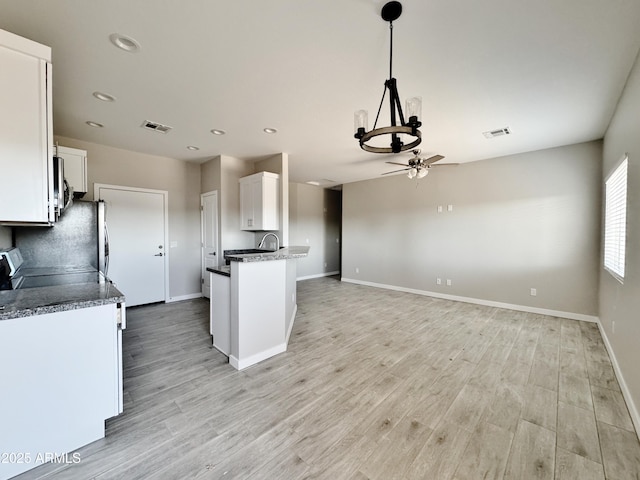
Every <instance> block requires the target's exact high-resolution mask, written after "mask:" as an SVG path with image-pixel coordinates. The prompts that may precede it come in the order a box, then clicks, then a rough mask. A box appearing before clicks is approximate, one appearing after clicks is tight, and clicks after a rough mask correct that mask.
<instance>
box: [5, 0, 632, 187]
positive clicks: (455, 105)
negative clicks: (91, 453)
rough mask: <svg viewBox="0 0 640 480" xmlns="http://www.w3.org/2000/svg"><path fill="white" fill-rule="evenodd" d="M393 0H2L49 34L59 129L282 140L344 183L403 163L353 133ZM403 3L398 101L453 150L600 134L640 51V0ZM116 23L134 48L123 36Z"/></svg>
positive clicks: (110, 141) (225, 140) (234, 146)
mask: <svg viewBox="0 0 640 480" xmlns="http://www.w3.org/2000/svg"><path fill="white" fill-rule="evenodd" d="M384 3H385V1H378V0H375V1H374V0H322V1H319V0H315V1H303V0H265V1H256V0H228V1H224V2H223V1H219V0H180V1H178V0H90V1H88V0H47V1H44V0H0V28H2V29H5V30H9V31H11V32H13V33H16V34H19V35H22V36H24V37H27V38H30V39H32V40H35V41H38V42H41V43H44V44H47V45H49V46H51V47H52V49H53V65H54V77H53V78H54V83H53V88H54V99H53V108H54V132H55V133H56V134H57V135H61V136H65V137H71V138H76V139H80V140H85V141H89V142H95V143H100V144H104V145H111V146H115V147H119V148H123V149H127V150H134V151H138V152H144V153H149V154H153V155H161V156H166V157H172V158H178V159H183V160H192V161H204V160H207V159H209V158H211V157H213V156H215V155H220V154H223V155H230V156H233V157H238V158H243V159H247V160H255V159H257V158H263V157H265V156H269V155H273V154H275V153H278V152H286V153H288V154H289V168H290V180H292V181H296V182H305V181H309V180H322V179H330V180H333V181H334V182H333V183H330V184H328V185H333V184H340V183H347V182H352V181H357V180H362V179H367V178H375V177H378V176H379V175H380V174H381V173H382V172H386V171H389V170H391V169H393V168H389V167H392V166H390V165H386V164H385V160H389V159H390V158H389V157H388V156H384V155H379V154H372V153H367V152H364V151H362V150H360V148H359V147H358V144H357V141H356V140H355V139H354V138H353V113H354V111H355V110H358V109H367V110H368V111H369V122H370V123H369V126H370V127H371V125H372V123H373V119H374V118H375V113H376V110H377V108H378V104H379V102H380V98H381V96H382V92H383V88H384V81H385V79H386V78H387V77H388V62H389V57H388V55H389V29H388V23H386V22H384V21H383V20H382V19H381V18H380V15H379V12H380V9H381V8H382V6H383V5H384ZM402 3H403V9H404V10H403V14H402V16H401V17H400V18H399V19H398V20H397V21H396V22H394V67H393V73H394V76H395V77H396V78H397V79H398V90H399V93H400V97H401V99H402V100H403V101H404V100H405V99H406V98H407V97H410V96H421V97H422V102H423V119H422V120H423V127H422V128H421V130H422V134H423V142H422V145H421V146H420V147H421V148H422V151H423V154H435V153H439V154H442V155H445V157H446V158H445V160H443V162H442V163H444V162H468V161H473V160H480V159H483V158H491V157H496V156H502V155H508V154H513V153H518V152H526V151H531V150H539V149H543V148H549V147H554V146H559V145H567V144H572V143H578V142H584V141H589V140H594V139H599V138H602V137H603V134H604V132H605V130H606V128H607V125H608V123H609V120H610V118H611V115H612V113H613V111H614V109H615V106H616V103H617V101H618V98H619V97H620V94H621V92H622V89H623V87H624V84H625V81H626V79H627V76H628V74H629V71H630V70H631V67H632V64H633V62H634V60H635V57H636V55H637V53H638V49H639V48H640V33H639V32H640V30H639V29H638V25H640V2H639V1H638V0H537V1H514V0H484V1H482V2H480V1H478V0H404V1H403V2H402ZM116 32H117V33H121V34H125V35H128V36H130V37H133V38H134V39H136V40H137V41H138V42H139V43H140V45H141V47H142V48H141V50H140V52H138V53H127V52H124V51H122V50H119V49H117V48H115V47H114V46H113V45H112V44H111V43H110V41H109V35H110V34H112V33H116ZM94 91H101V92H105V93H109V94H111V95H113V96H115V97H116V98H117V101H116V102H115V103H105V102H101V101H99V100H96V99H95V98H94V97H93V96H92V93H93V92H94ZM88 120H91V121H95V122H99V123H101V124H103V125H104V128H102V129H95V128H91V127H89V126H87V125H86V124H85V122H86V121H88ZM144 120H152V121H155V122H159V123H162V124H166V125H169V126H171V127H173V130H172V131H171V132H170V133H168V134H166V135H162V134H159V133H156V132H149V131H146V130H144V129H142V128H140V124H141V123H142V122H143V121H144ZM386 124H387V122H385V125H386ZM379 126H380V125H379ZM505 126H509V127H510V128H511V130H512V132H513V134H512V135H509V136H503V137H498V138H494V139H490V140H487V139H486V138H485V137H484V136H483V135H482V132H484V131H487V130H493V129H497V128H501V127H505ZM264 127H274V128H277V129H278V133H277V134H275V135H267V134H265V133H264V132H263V131H262V129H263V128H264ZM213 128H218V129H223V130H225V131H226V132H227V134H226V135H224V136H214V135H212V134H211V133H210V130H211V129H213ZM187 145H196V146H198V147H199V148H200V150H199V151H196V152H192V151H189V150H187V149H186V147H187ZM410 156H411V155H410V154H407V153H404V154H400V155H398V156H396V157H395V158H393V160H396V161H397V160H401V161H405V160H407V159H408V158H409V157H410Z"/></svg>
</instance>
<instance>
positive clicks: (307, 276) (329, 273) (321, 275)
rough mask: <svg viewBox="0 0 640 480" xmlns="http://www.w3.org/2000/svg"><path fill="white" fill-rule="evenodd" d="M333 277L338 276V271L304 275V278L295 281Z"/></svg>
mask: <svg viewBox="0 0 640 480" xmlns="http://www.w3.org/2000/svg"><path fill="white" fill-rule="evenodd" d="M333 275H340V271H339V270H336V271H335V272H325V273H317V274H315V275H305V276H304V277H297V278H296V280H297V281H300V280H310V279H312V278H321V277H331V276H333Z"/></svg>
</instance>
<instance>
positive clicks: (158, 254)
mask: <svg viewBox="0 0 640 480" xmlns="http://www.w3.org/2000/svg"><path fill="white" fill-rule="evenodd" d="M154 257H162V252H160V253H156V254H155V255H154Z"/></svg>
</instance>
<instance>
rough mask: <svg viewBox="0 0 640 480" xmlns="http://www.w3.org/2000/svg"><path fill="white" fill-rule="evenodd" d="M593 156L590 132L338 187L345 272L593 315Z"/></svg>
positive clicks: (596, 205) (596, 161)
mask: <svg viewBox="0 0 640 480" xmlns="http://www.w3.org/2000/svg"><path fill="white" fill-rule="evenodd" d="M601 155H602V153H601V142H590V143H583V144H578V145H571V146H566V147H560V148H554V149H549V150H542V151H537V152H531V153H525V154H520V155H512V156H508V157H501V158H495V159H490V160H483V161H478V162H471V163H467V164H464V165H460V166H457V167H441V168H434V169H432V170H431V173H430V174H429V175H428V176H427V177H425V178H424V179H422V180H419V181H416V180H409V179H408V178H407V177H406V176H405V175H398V176H393V177H390V178H389V177H384V178H380V179H376V180H369V181H364V182H357V183H351V184H347V185H344V187H343V223H342V237H343V245H342V247H343V251H342V258H343V261H342V277H343V278H346V279H354V280H356V281H365V282H372V283H377V284H383V285H390V286H395V287H402V288H407V289H414V290H419V291H426V292H435V293H439V294H445V295H447V294H448V295H453V296H460V297H467V298H472V299H481V300H484V301H491V302H501V303H506V304H511V305H516V306H526V307H532V308H540V309H547V310H553V311H556V312H569V313H572V314H577V315H578V316H580V315H586V316H590V317H593V319H595V316H596V315H597V313H598V274H599V267H598V259H599V248H600V194H601V187H600V182H601ZM439 205H441V206H443V210H444V211H443V213H437V207H438V206H439ZM447 205H452V206H453V211H451V212H448V211H447ZM356 268H357V269H359V273H356ZM438 277H440V278H442V285H437V284H436V278H438ZM446 279H451V280H452V285H451V286H449V287H448V286H446ZM531 288H536V289H537V296H535V297H533V296H531V295H530V289H531Z"/></svg>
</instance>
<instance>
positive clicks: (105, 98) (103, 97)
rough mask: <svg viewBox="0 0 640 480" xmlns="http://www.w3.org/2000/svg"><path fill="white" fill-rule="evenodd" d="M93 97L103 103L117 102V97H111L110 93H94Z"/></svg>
mask: <svg viewBox="0 0 640 480" xmlns="http://www.w3.org/2000/svg"><path fill="white" fill-rule="evenodd" d="M93 96H94V97H96V98H97V99H98V100H102V101H103V102H115V101H116V97H114V96H113V95H109V94H108V93H102V92H93Z"/></svg>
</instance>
